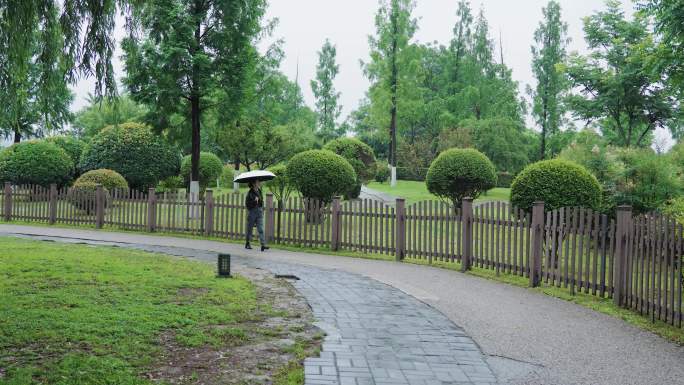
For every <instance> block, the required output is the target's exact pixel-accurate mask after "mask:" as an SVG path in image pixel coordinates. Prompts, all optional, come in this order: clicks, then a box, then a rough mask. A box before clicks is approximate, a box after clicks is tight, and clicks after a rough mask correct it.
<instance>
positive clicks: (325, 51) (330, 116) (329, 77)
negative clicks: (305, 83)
mask: <svg viewBox="0 0 684 385" xmlns="http://www.w3.org/2000/svg"><path fill="white" fill-rule="evenodd" d="M336 56H337V49H336V48H335V46H334V45H333V44H331V43H330V41H329V40H328V39H326V40H325V43H324V44H323V48H321V50H320V51H319V52H318V65H317V66H316V79H315V80H311V90H312V91H313V94H314V97H315V98H316V112H317V113H318V134H319V136H320V137H321V139H322V140H323V142H324V143H325V142H328V141H329V140H332V139H335V138H337V137H339V136H341V134H343V133H340V132H339V131H338V130H337V123H336V121H337V118H338V117H339V116H340V112H342V106H340V105H338V104H337V103H338V99H339V98H340V93H339V92H337V91H336V90H335V85H334V84H333V82H334V81H335V77H336V76H337V74H338V73H339V70H340V66H339V65H337V63H336V61H335V58H336Z"/></svg>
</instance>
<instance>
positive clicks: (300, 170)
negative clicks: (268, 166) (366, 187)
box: [286, 150, 356, 203]
mask: <svg viewBox="0 0 684 385" xmlns="http://www.w3.org/2000/svg"><path fill="white" fill-rule="evenodd" d="M286 175H287V177H288V178H289V179H290V181H291V182H292V184H293V185H294V186H295V188H296V189H297V190H298V191H299V192H300V194H302V196H303V197H306V198H313V199H319V200H322V201H323V202H326V203H329V202H331V201H332V198H333V197H334V196H336V195H342V194H344V193H346V192H347V191H349V189H350V188H351V187H353V186H354V185H355V183H356V173H355V172H354V168H352V166H351V165H350V164H349V162H347V160H346V159H344V158H343V157H341V156H339V155H337V154H335V153H333V152H331V151H327V150H309V151H304V152H300V153H299V154H297V155H295V156H293V157H292V159H290V161H289V162H288V164H287V172H286Z"/></svg>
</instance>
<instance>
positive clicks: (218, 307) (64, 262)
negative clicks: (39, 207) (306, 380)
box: [0, 238, 258, 385]
mask: <svg viewBox="0 0 684 385" xmlns="http://www.w3.org/2000/svg"><path fill="white" fill-rule="evenodd" d="M0 249H2V250H3V253H2V256H0V303H2V306H0V369H1V370H0V384H3V385H5V384H32V383H36V384H37V383H47V384H67V383H69V384H76V383H78V384H147V383H151V382H149V381H147V380H145V379H142V378H140V377H139V374H140V373H141V372H142V371H143V370H144V369H145V368H146V367H148V366H149V365H151V364H152V363H153V362H154V361H155V360H156V359H157V357H158V355H159V354H160V349H161V347H160V346H159V336H160V334H161V333H162V332H172V333H173V334H174V335H175V338H176V343H178V344H179V345H180V346H187V347H192V346H203V345H221V346H225V345H231V344H239V343H240V342H242V341H243V340H244V339H245V338H246V336H245V333H244V331H243V330H242V329H241V328H240V326H239V325H240V324H241V323H249V322H251V321H254V313H255V311H256V309H257V306H258V304H257V298H256V291H255V288H254V286H253V285H252V284H251V283H250V282H249V281H247V280H245V279H242V278H235V279H230V280H226V279H216V278H215V272H214V269H213V266H211V265H208V264H204V263H200V262H193V261H187V260H182V259H179V258H172V257H168V256H163V255H158V254H152V253H146V252H141V251H134V250H128V249H117V248H109V247H91V246H85V245H67V244H55V243H46V242H38V241H29V240H22V239H14V238H0ZM216 325H227V326H229V327H226V328H222V329H215V328H213V326H216Z"/></svg>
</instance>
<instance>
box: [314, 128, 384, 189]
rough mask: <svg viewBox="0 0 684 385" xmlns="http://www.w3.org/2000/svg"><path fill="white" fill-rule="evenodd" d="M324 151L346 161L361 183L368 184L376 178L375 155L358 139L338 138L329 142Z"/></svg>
mask: <svg viewBox="0 0 684 385" xmlns="http://www.w3.org/2000/svg"><path fill="white" fill-rule="evenodd" d="M323 150H328V151H332V152H334V153H335V154H337V155H340V156H341V157H343V158H344V159H346V160H347V161H348V162H349V163H350V164H351V165H352V167H353V168H354V171H355V172H356V176H357V178H358V180H359V182H361V183H368V182H369V181H370V180H372V179H373V177H375V153H374V152H373V149H372V148H371V147H370V146H369V145H367V144H366V143H364V142H362V141H360V140H358V139H356V138H338V139H335V140H331V141H330V142H328V143H327V144H326V145H325V146H323ZM357 196H358V195H357Z"/></svg>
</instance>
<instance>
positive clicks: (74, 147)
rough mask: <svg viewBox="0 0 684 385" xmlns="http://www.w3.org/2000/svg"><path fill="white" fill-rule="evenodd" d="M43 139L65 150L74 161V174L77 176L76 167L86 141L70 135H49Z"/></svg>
mask: <svg viewBox="0 0 684 385" xmlns="http://www.w3.org/2000/svg"><path fill="white" fill-rule="evenodd" d="M45 141H46V142H50V143H54V144H56V145H57V147H59V148H61V149H62V150H64V151H66V153H67V155H69V158H71V161H72V162H74V167H75V168H74V171H75V175H74V176H77V175H78V174H79V173H78V170H77V169H76V168H77V167H78V164H79V162H80V161H81V155H82V154H83V150H84V149H85V146H86V143H85V142H84V141H82V140H80V139H77V138H74V137H72V136H51V137H49V138H46V139H45Z"/></svg>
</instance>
